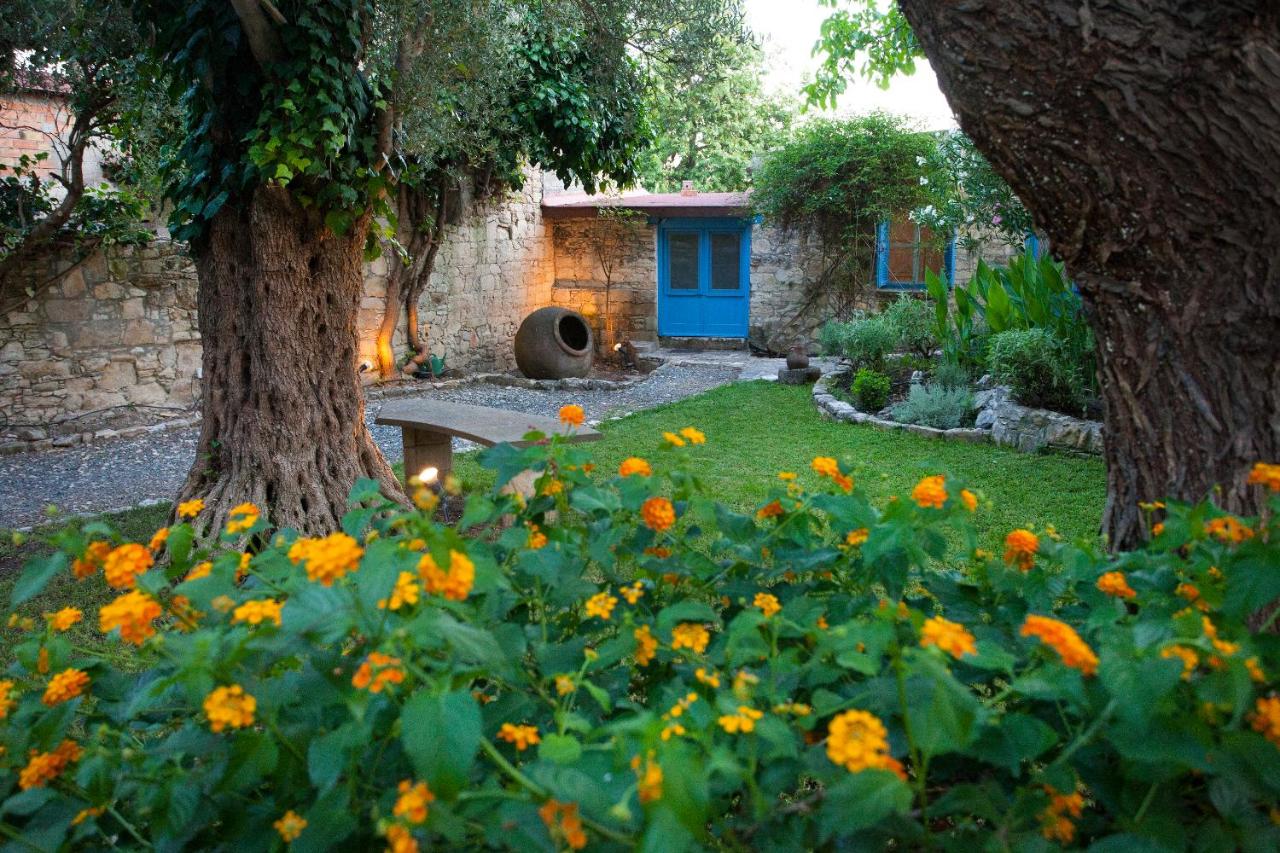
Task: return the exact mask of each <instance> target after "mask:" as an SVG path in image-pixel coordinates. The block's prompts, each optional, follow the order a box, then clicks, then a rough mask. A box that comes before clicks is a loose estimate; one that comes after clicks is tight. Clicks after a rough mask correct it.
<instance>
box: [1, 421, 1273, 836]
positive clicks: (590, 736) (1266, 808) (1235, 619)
mask: <svg viewBox="0 0 1280 853" xmlns="http://www.w3.org/2000/svg"><path fill="white" fill-rule="evenodd" d="M532 438H533V439H535V443H534V444H533V445H531V446H529V447H527V448H523V449H517V448H514V447H511V446H499V447H496V448H493V449H491V450H489V451H487V452H485V453H484V454H483V461H484V463H485V464H486V465H487V466H489V467H490V468H492V469H495V470H496V472H497V483H498V487H501V486H502V485H504V484H506V483H508V482H510V481H511V479H512V478H513V477H515V476H517V475H518V474H519V473H520V472H522V471H526V470H532V471H534V472H535V475H536V480H535V484H534V489H533V492H532V495H531V496H530V497H528V498H521V497H519V496H518V495H514V494H509V493H502V492H500V491H498V490H497V488H495V490H494V491H492V492H490V493H487V494H475V495H470V496H469V497H468V498H467V500H466V507H465V512H464V515H463V517H462V518H461V520H460V521H459V522H458V526H457V527H456V528H455V527H450V526H446V525H443V524H441V523H440V522H438V521H437V520H435V518H434V517H433V513H432V512H431V511H430V510H431V509H433V507H434V496H433V495H431V494H430V493H429V492H426V491H425V490H419V491H418V492H417V494H416V495H415V501H416V502H417V503H418V504H419V505H420V506H421V507H423V509H422V510H407V509H405V508H404V507H401V506H399V505H397V504H395V503H393V502H391V501H389V500H387V499H386V498H384V497H383V496H381V495H380V494H379V493H378V491H377V486H376V484H373V483H370V482H364V483H360V484H358V485H357V487H356V488H355V490H354V491H353V493H352V495H351V498H352V503H351V509H350V511H349V512H348V513H347V515H346V516H345V517H344V518H343V519H342V522H341V527H342V530H341V532H335V533H333V534H331V535H329V536H326V537H322V538H310V539H308V538H304V537H300V536H299V535H298V534H297V533H296V532H294V531H290V530H273V529H272V528H271V525H270V523H269V520H268V519H266V518H264V517H261V516H260V515H259V513H257V512H256V511H255V510H253V509H252V507H248V506H244V507H238V508H237V510H238V511H237V512H235V513H233V520H234V522H235V524H234V532H229V533H227V534H226V535H225V536H223V537H222V538H221V540H220V541H218V542H214V543H208V544H198V543H196V542H194V541H193V534H192V528H191V527H190V526H189V525H188V524H186V523H180V524H175V525H174V526H173V527H172V528H170V529H169V530H168V531H166V536H167V538H165V537H161V536H157V537H156V539H155V540H153V542H152V543H150V545H146V544H141V543H129V542H122V541H120V540H119V539H118V538H116V536H115V535H114V534H113V533H112V531H111V530H110V529H108V528H106V527H105V526H103V525H101V524H94V525H90V526H89V527H87V528H85V529H84V530H67V531H66V532H64V533H62V534H60V535H58V536H57V537H56V538H55V540H54V542H53V543H52V544H53V545H54V546H55V549H56V550H55V551H54V553H53V554H52V555H50V556H47V557H41V558H39V559H37V560H34V561H32V562H31V563H30V564H29V565H28V566H27V567H26V569H25V570H24V572H23V574H22V576H21V578H20V579H19V580H18V582H17V584H16V585H15V587H14V591H13V596H12V605H13V606H15V607H18V606H22V605H24V604H26V603H28V602H32V603H34V602H33V599H35V598H36V596H39V595H40V594H41V591H42V589H43V588H44V587H45V585H46V584H47V583H48V582H49V581H50V579H52V578H54V577H55V576H57V575H59V574H61V573H68V572H73V573H74V574H75V575H76V576H77V577H81V578H83V580H81V581H80V582H81V583H86V584H102V583H103V581H104V580H107V581H109V582H110V583H111V584H112V585H114V586H115V587H116V588H117V589H116V593H117V594H118V598H116V599H115V600H114V601H112V602H110V603H109V604H107V605H106V606H105V607H103V608H102V610H101V612H99V613H97V614H81V613H79V612H78V611H70V612H68V611H67V610H56V608H57V606H58V605H57V604H55V603H52V602H49V601H47V600H46V601H40V602H39V605H40V607H41V609H45V610H52V611H54V612H50V613H49V615H48V618H45V619H39V620H38V621H39V623H40V624H39V626H38V627H37V625H36V624H35V623H36V621H37V619H33V618H31V616H30V615H29V614H30V610H24V611H23V612H22V613H16V614H15V619H14V622H15V624H16V625H18V629H16V630H22V631H24V633H23V634H22V635H21V636H19V637H17V638H16V640H15V641H14V643H13V647H12V650H13V663H12V664H11V665H10V666H9V668H8V669H7V671H6V672H5V677H4V679H3V680H0V745H3V747H4V751H3V753H0V809H2V811H3V814H4V824H3V828H4V834H5V836H6V838H7V839H8V840H9V842H10V843H11V845H12V846H14V848H15V849H17V848H19V847H21V848H22V849H39V850H54V849H71V848H74V849H79V850H108V849H118V848H127V849H151V848H155V849H164V850H177V849H206V848H210V849H212V848H216V849H229V850H241V849H267V848H274V849H280V844H279V842H280V840H281V839H282V838H283V839H284V840H286V841H289V840H292V848H291V849H293V850H325V849H335V850H339V849H340V850H368V849H377V848H380V847H382V846H383V844H387V845H388V846H391V847H393V848H394V849H396V850H401V851H407V850H416V849H418V846H419V845H420V844H421V845H425V846H428V847H430V848H431V849H467V848H472V849H474V848H482V847H492V848H498V849H522V850H532V849H538V850H551V849H563V848H564V847H566V846H568V847H575V848H577V847H582V846H586V845H588V844H589V845H591V846H592V848H593V849H595V848H600V849H631V848H644V849H651V850H679V849H691V848H697V847H703V848H716V849H718V848H721V847H724V846H725V845H726V839H734V840H735V841H734V845H733V846H737V845H738V844H739V843H742V845H743V846H745V847H750V848H754V849H770V850H811V849H886V848H889V849H917V848H922V847H926V846H929V847H935V848H940V849H957V850H959V849H1004V848H1006V847H1007V848H1008V849H1017V850H1043V849H1046V847H1047V846H1048V842H1055V841H1056V842H1059V843H1064V844H1065V843H1069V842H1075V843H1078V844H1080V845H1081V846H1090V845H1095V844H1097V845H1098V846H1099V847H1100V848H1102V849H1113V848H1116V847H1120V846H1124V847H1126V848H1127V847H1134V848H1138V849H1157V848H1165V847H1171V846H1172V847H1178V846H1180V845H1184V844H1185V840H1186V839H1189V838H1199V839H1208V840H1210V841H1214V842H1220V843H1221V844H1224V845H1226V846H1240V847H1245V848H1249V849H1257V850H1265V849H1275V848H1276V847H1277V846H1278V845H1280V827H1277V826H1276V825H1275V824H1274V823H1273V822H1272V820H1271V818H1270V812H1271V810H1272V809H1274V808H1275V805H1276V803H1277V802H1278V801H1280V698H1277V697H1276V695H1275V691H1276V689H1277V688H1278V687H1280V681H1278V680H1277V674H1280V638H1277V636H1276V635H1275V634H1272V633H1270V632H1269V631H1268V630H1267V629H1268V627H1269V625H1266V624H1264V625H1259V626H1257V628H1258V630H1256V631H1254V630H1251V628H1250V617H1251V616H1252V615H1253V614H1254V613H1255V611H1256V610H1257V609H1258V608H1259V606H1261V605H1264V604H1266V603H1267V602H1269V601H1271V600H1272V599H1273V598H1274V597H1275V596H1276V594H1277V591H1278V587H1277V584H1276V582H1275V579H1274V577H1272V575H1274V574H1275V571H1274V567H1275V566H1276V565H1278V564H1280V544H1278V543H1280V522H1278V521H1277V519H1280V496H1277V495H1273V496H1272V498H1271V500H1270V505H1269V509H1268V511H1267V514H1266V515H1265V516H1264V518H1263V519H1262V520H1261V521H1260V520H1258V519H1252V518H1244V519H1237V518H1235V517H1232V516H1227V515H1224V514H1223V513H1222V512H1221V511H1220V510H1218V509H1217V508H1215V507H1214V506H1212V505H1211V504H1208V503H1204V504H1200V505H1196V506H1187V505H1183V504H1177V503H1174V502H1169V504H1168V507H1167V509H1164V510H1162V512H1164V513H1165V515H1164V517H1163V518H1162V521H1161V526H1160V527H1159V529H1158V530H1156V529H1154V528H1153V533H1155V536H1154V541H1153V542H1152V543H1151V544H1150V545H1149V546H1148V547H1146V548H1145V549H1143V550H1140V551H1135V552H1132V553H1127V554H1123V555H1119V556H1116V557H1111V556H1108V555H1106V554H1104V553H1102V552H1100V551H1099V550H1097V548H1096V547H1095V546H1094V545H1093V544H1090V543H1081V544H1072V543H1069V542H1064V541H1060V540H1059V539H1058V538H1057V537H1056V535H1055V534H1053V532H1052V531H1051V530H1050V531H1042V532H1039V533H1037V532H1034V531H1030V530H1015V531H1011V532H1010V533H1009V535H1008V537H1007V539H1006V548H1007V550H1006V552H1005V554H1004V555H1003V559H1000V557H998V556H995V555H992V554H990V553H986V552H983V551H981V550H977V549H975V547H974V532H973V523H972V519H973V517H974V513H980V512H983V511H984V507H983V505H982V501H981V500H980V497H981V496H980V495H975V494H974V493H973V492H972V491H970V490H969V489H968V488H966V484H965V483H964V482H963V481H962V480H960V479H958V478H951V477H948V476H944V475H936V476H928V477H925V478H924V479H922V480H921V481H920V483H919V484H918V485H917V486H916V487H915V489H914V490H913V491H912V493H911V495H910V496H909V497H907V496H904V497H903V498H902V499H900V500H894V501H890V502H888V503H887V504H885V505H884V506H882V507H880V506H874V505H872V504H871V503H870V502H869V501H868V500H867V498H866V496H865V495H864V494H863V493H862V492H861V491H860V490H859V489H858V488H856V486H855V484H854V483H853V482H852V481H851V479H850V478H849V476H848V474H847V473H846V472H847V471H848V468H847V467H845V466H842V463H841V462H840V461H839V460H837V459H834V458H827V457H821V458H817V459H814V460H813V461H812V463H811V466H810V467H811V468H812V473H810V472H809V471H805V472H803V473H800V474H799V475H795V474H789V475H787V477H786V478H779V479H778V480H776V481H775V483H774V486H773V487H772V490H771V493H770V495H769V496H768V500H767V501H766V502H764V503H763V504H762V505H761V506H760V507H759V508H758V510H757V511H755V512H749V513H746V514H743V513H739V512H736V511H734V510H732V509H730V508H728V507H726V506H724V505H723V504H721V503H718V502H717V501H716V500H715V499H714V498H713V497H712V496H710V495H708V494H707V493H706V491H705V490H704V489H703V487H702V486H701V484H700V483H699V481H698V479H697V478H696V476H694V475H693V474H692V473H691V471H690V468H689V466H688V465H687V462H686V460H687V458H688V456H687V455H688V454H694V453H697V452H699V448H698V447H697V446H696V444H697V442H700V441H702V440H703V436H702V435H701V434H700V433H698V432H697V431H696V430H692V429H688V430H685V431H683V432H682V438H681V440H682V441H683V442H684V446H682V447H676V446H674V444H672V443H669V442H663V443H662V446H661V447H656V448H655V450H654V452H653V454H651V455H650V457H649V460H640V459H629V460H627V462H626V463H624V466H623V469H622V470H623V471H624V472H625V473H626V474H627V476H623V475H622V473H621V472H620V473H619V474H618V475H614V474H613V473H612V472H597V473H595V474H594V475H593V474H590V473H589V472H588V467H587V466H588V462H589V459H590V457H589V455H588V453H587V452H586V450H585V449H583V448H582V446H581V445H577V446H574V445H568V444H565V443H563V442H562V441H561V440H560V439H558V438H553V439H550V440H549V441H537V440H538V439H542V438H544V437H543V436H532ZM709 440H711V441H714V440H715V436H714V435H713V436H711V437H710V439H709ZM1269 471H1270V472H1271V473H1268V472H1269ZM1254 473H1255V476H1253V477H1251V478H1250V479H1251V481H1252V482H1256V483H1261V484H1266V487H1272V488H1273V489H1274V490H1280V468H1269V467H1267V466H1259V468H1258V469H1257V470H1256V471H1255V472H1254ZM1259 487H1264V486H1259ZM202 511H204V510H202V508H201V507H199V506H196V505H184V506H183V507H180V508H179V513H180V514H182V513H186V514H193V513H194V514H197V520H199V515H198V513H200V512H202ZM552 513H554V516H553V515H552ZM461 531H466V532H467V534H468V535H466V536H463V535H461ZM162 551H163V553H162V555H161V553H160V552H162ZM246 554H247V555H249V556H245V555H246ZM155 555H159V556H161V560H160V562H159V564H155V565H153V563H152V561H153V556H155ZM240 572H243V573H244V576H243V578H242V579H238V574H239V573H240ZM27 607H30V605H29V604H28V605H27ZM35 612H36V614H37V618H38V614H39V613H40V609H37V610H36V611H35ZM82 618H84V619H88V620H90V621H91V622H92V623H93V624H94V625H96V626H99V627H101V628H104V629H105V630H106V631H108V632H109V634H110V636H109V637H108V642H107V643H105V644H104V645H103V646H102V647H98V646H96V645H94V644H87V645H86V644H83V643H78V644H75V645H73V644H72V643H71V642H69V641H68V639H67V634H66V633H64V630H65V628H66V627H67V626H68V625H70V624H74V623H75V622H76V621H77V620H80V619H82ZM1272 620H1274V616H1273V617H1272ZM1220 846H1221V845H1220Z"/></svg>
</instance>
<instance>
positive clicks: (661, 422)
mask: <svg viewBox="0 0 1280 853" xmlns="http://www.w3.org/2000/svg"><path fill="white" fill-rule="evenodd" d="M588 414H590V413H588ZM686 426H696V427H698V428H699V429H701V430H702V431H703V432H705V433H706V435H707V444H706V445H704V446H702V447H699V448H696V449H692V451H691V452H692V456H693V459H694V460H695V461H694V468H695V470H696V472H697V473H698V475H699V476H700V477H701V478H702V479H703V482H704V483H706V485H707V487H708V488H709V489H710V490H711V491H712V493H713V494H716V495H719V496H720V498H721V499H722V500H723V501H725V502H726V503H728V504H731V505H733V506H735V507H737V508H738V509H749V508H754V507H756V506H758V505H759V504H761V503H763V500H764V497H765V492H766V489H767V488H768V486H769V484H770V483H771V482H772V481H773V478H774V477H776V475H777V473H778V472H779V471H783V470H790V471H803V470H805V469H806V468H807V467H808V464H809V461H810V460H811V459H813V457H814V456H835V457H837V458H840V459H841V460H842V461H843V462H844V463H845V464H846V466H851V467H852V471H853V474H854V478H855V479H856V480H857V482H858V484H859V485H860V487H861V488H862V489H863V490H864V491H865V492H866V493H867V494H868V495H869V496H870V497H871V498H872V500H873V501H875V502H878V503H883V502H884V501H887V500H888V499H889V497H890V496H891V495H902V496H906V495H908V494H909V493H910V491H911V488H912V486H914V485H915V484H916V483H917V482H918V481H919V479H920V478H921V477H922V476H925V475H927V474H936V473H946V474H949V475H951V476H954V477H960V478H962V479H964V480H965V481H967V482H968V483H970V484H972V485H974V486H976V487H977V488H978V489H979V490H980V491H981V492H982V494H983V495H984V496H985V497H986V498H987V500H988V502H989V505H988V506H984V507H983V508H982V509H981V510H980V511H979V512H978V514H977V516H976V517H975V522H976V525H977V527H978V532H979V536H980V544H982V545H984V546H985V547H987V548H990V549H992V550H996V549H998V547H999V545H1000V542H1001V541H1002V540H1003V538H1004V535H1005V534H1006V533H1007V532H1008V531H1010V530H1012V529H1014V528H1015V527H1032V528H1035V529H1043V528H1044V527H1045V526H1046V525H1050V524H1051V525H1053V526H1054V527H1056V528H1057V529H1058V531H1059V532H1060V533H1061V534H1062V535H1063V536H1065V537H1068V538H1071V539H1075V538H1091V537H1095V536H1096V535H1097V529H1098V523H1099V521H1100V519H1101V515H1102V505H1103V501H1104V499H1105V497H1106V474H1105V471H1104V469H1103V466H1102V463H1101V462H1100V461H1098V460H1092V459H1077V458H1072V457H1067V456H1060V455H1029V454H1024V453H1018V452H1016V451H1013V450H1009V449H1006V448H1001V447H995V446H993V445H989V444H977V445H975V444H967V443H961V442H941V441H934V440H930V439H926V438H921V437H919V436H915V435H911V434H908V433H901V432H886V431H883V430H878V429H875V428H874V427H868V426H857V425H852V424H845V423H836V422H833V421H826V420H823V419H822V418H820V417H819V416H818V413H817V410H816V409H815V408H814V406H813V403H812V401H811V400H810V397H809V390H808V389H807V388H795V387H789V386H784V385H775V384H772V383H763V382H751V383H739V384H735V385H728V386H725V387H722V388H718V389H716V390H713V391H710V392H708V393H706V394H701V395H699V396H697V397H692V398H689V399H687V400H683V401H681V402H678V403H673V404H670V405H667V406H663V407H661V408H657V409H650V410H648V411H645V412H641V413H639V414H636V415H632V416H630V417H627V418H624V419H622V420H618V421H611V422H609V423H606V424H605V425H604V426H603V427H602V430H601V431H602V432H603V433H604V434H605V438H604V439H603V440H602V441H600V442H598V443H596V444H595V445H594V446H593V455H594V457H595V460H596V463H597V465H598V466H599V468H600V469H601V471H602V472H604V473H606V474H608V473H611V472H612V471H615V470H617V467H618V464H619V463H620V462H621V461H622V460H623V459H625V458H626V457H628V456H632V455H638V456H644V455H646V454H649V453H650V452H651V451H652V450H653V448H654V447H656V445H657V444H658V443H659V442H660V441H661V435H662V432H663V431H664V430H678V429H680V428H681V427H686ZM455 473H456V474H457V475H458V477H459V478H460V479H461V480H462V481H463V483H464V484H466V485H467V486H468V487H469V488H481V487H486V486H488V485H489V484H490V483H491V482H492V479H493V477H492V474H491V472H488V471H486V470H485V469H483V468H481V467H480V465H479V463H478V462H477V461H476V454H474V453H468V454H461V455H460V456H459V457H457V459H456V460H455ZM168 514H169V506H168V505H156V506H149V507H142V508H138V509H133V510H129V511H127V512H124V513H119V514H116V515H111V516H103V517H102V520H104V521H106V522H108V523H110V524H112V525H113V526H115V527H116V528H117V529H119V530H120V531H121V532H122V533H123V534H124V535H125V536H126V537H128V538H129V539H131V540H132V541H139V540H140V541H143V542H145V541H146V540H147V539H149V538H150V536H151V534H152V533H153V532H154V531H155V530H156V529H157V528H158V527H160V526H162V525H163V524H164V523H165V521H166V519H167V518H168ZM39 539H40V537H39V536H38V535H37V536H32V537H30V539H29V540H28V541H27V542H26V543H24V544H22V545H14V544H13V543H12V541H10V537H8V536H0V601H7V600H8V598H9V590H10V589H11V588H12V586H13V582H14V579H15V577H16V574H17V569H18V566H19V565H20V563H21V562H22V561H23V560H25V559H26V558H28V557H30V556H34V555H35V554H38V553H39V551H40V549H41V547H42V546H41V544H40V542H39ZM107 596H108V593H107V591H106V590H105V589H104V587H103V585H102V584H101V583H85V584H77V583H76V582H75V581H74V580H73V579H72V578H71V577H70V576H69V575H64V576H62V577H60V578H58V579H57V580H56V581H55V582H54V583H53V584H51V585H50V587H49V588H48V590H47V591H46V592H45V593H44V594H43V595H42V596H40V598H39V599H37V600H36V601H34V602H31V603H29V605H27V606H26V607H24V608H23V612H24V613H27V614H29V615H33V616H37V617H38V616H39V614H40V613H41V612H43V611H46V610H53V609H57V608H59V607H64V606H68V605H71V606H75V607H80V608H81V609H83V610H84V611H85V612H86V614H92V613H94V612H96V610H97V607H98V606H99V605H100V604H102V603H103V600H104V599H105V598H106V597H107ZM94 621H95V620H93V619H92V618H86V623H90V624H81V625H78V626H76V629H75V630H76V631H77V632H80V633H82V634H83V635H84V637H83V638H84V639H85V640H87V641H91V637H93V636H94V635H95V633H96V632H95V631H94V630H93V628H94V624H93V623H94ZM12 637H13V634H12V633H11V632H10V631H8V630H7V629H5V628H3V626H0V640H3V641H6V642H4V646H5V647H7V646H8V645H10V642H8V641H11V638H12ZM72 639H73V641H75V640H77V639H79V638H78V637H77V636H75V635H73V637H72ZM5 657H6V655H5V654H4V653H2V652H0V663H3V662H4V658H5Z"/></svg>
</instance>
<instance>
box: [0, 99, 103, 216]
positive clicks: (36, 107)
mask: <svg viewBox="0 0 1280 853" xmlns="http://www.w3.org/2000/svg"><path fill="white" fill-rule="evenodd" d="M71 121H72V116H71V114H70V112H68V110H67V105H66V99H65V98H63V97H62V96H60V95H53V94H46V93H43V92H31V93H28V94H23V95H16V96H10V97H9V98H8V99H5V100H0V163H3V164H5V165H6V166H12V165H15V164H17V162H18V159H19V158H20V157H22V155H24V154H25V155H27V156H29V157H34V156H35V155H36V154H39V153H42V152H43V153H46V154H48V155H49V158H48V159H47V160H45V161H44V162H43V163H41V164H40V165H39V166H38V167H36V171H37V172H38V173H39V174H41V175H49V174H52V173H55V172H60V171H61V168H62V159H61V155H62V152H64V151H65V150H66V149H65V146H62V145H59V144H58V140H61V139H64V138H65V137H66V135H67V131H68V129H69V128H70V126H71ZM84 176H85V184H86V185H87V186H94V185H96V184H99V183H101V182H102V180H103V175H102V156H101V153H100V152H99V151H98V150H96V149H94V148H89V149H88V150H87V151H86V152H85V158H84ZM55 192H60V187H59V188H56V189H55Z"/></svg>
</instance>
